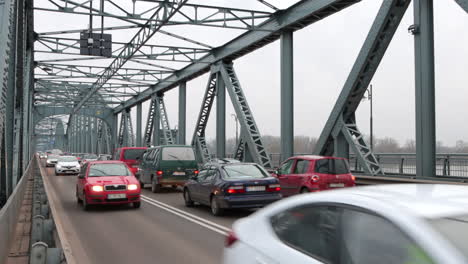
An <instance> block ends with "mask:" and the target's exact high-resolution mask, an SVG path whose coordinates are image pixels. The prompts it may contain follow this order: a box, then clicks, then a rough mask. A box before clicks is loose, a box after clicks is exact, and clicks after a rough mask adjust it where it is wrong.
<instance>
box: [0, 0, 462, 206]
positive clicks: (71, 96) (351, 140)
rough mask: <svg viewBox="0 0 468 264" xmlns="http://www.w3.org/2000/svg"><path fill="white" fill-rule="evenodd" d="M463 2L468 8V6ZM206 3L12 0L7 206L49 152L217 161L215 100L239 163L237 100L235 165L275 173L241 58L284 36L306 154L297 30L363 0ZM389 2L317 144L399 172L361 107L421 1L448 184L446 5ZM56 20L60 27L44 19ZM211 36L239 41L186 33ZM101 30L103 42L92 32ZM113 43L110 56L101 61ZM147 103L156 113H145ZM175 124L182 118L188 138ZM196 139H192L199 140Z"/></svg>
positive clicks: (427, 120) (1, 152)
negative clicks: (380, 154) (371, 139)
mask: <svg viewBox="0 0 468 264" xmlns="http://www.w3.org/2000/svg"><path fill="white" fill-rule="evenodd" d="M251 1H254V0H251ZM367 1H370V0H367ZM454 1H455V2H456V3H457V4H458V5H459V6H460V8H462V9H463V10H465V11H466V12H468V1H466V0H454ZM199 2H202V1H194V0H192V1H188V0H133V1H116V0H36V1H33V0H0V204H1V203H2V201H3V202H4V201H5V200H6V199H7V198H8V197H10V195H11V194H12V193H13V192H14V190H15V187H16V186H17V184H18V182H19V181H20V179H21V176H22V175H23V174H24V173H25V172H26V169H27V168H28V166H29V165H30V164H31V160H32V158H33V154H34V153H35V152H36V151H37V150H45V149H51V148H59V149H63V150H65V151H69V152H79V153H91V152H93V153H112V152H113V150H114V149H115V148H117V147H121V146H150V145H160V144H191V145H193V146H194V148H195V149H196V152H197V154H198V155H199V156H200V157H201V158H202V159H203V160H204V161H207V160H209V159H210V158H211V157H212V156H213V153H210V150H209V149H208V147H207V138H206V134H205V131H206V127H207V123H208V120H209V117H210V114H211V113H212V108H213V105H214V104H215V103H216V107H215V109H216V110H214V111H216V121H215V122H216V153H215V154H214V155H215V156H217V157H226V156H227V154H228V153H226V120H225V116H226V104H228V102H227V100H226V99H227V98H228V99H229V100H230V104H232V106H233V109H234V111H235V114H236V116H237V118H238V120H239V123H240V138H239V140H238V145H237V146H236V150H235V153H234V154H233V155H234V157H235V158H236V159H240V160H246V161H253V162H256V163H258V164H261V165H263V166H264V167H267V168H272V167H273V165H272V161H271V155H270V153H268V151H267V149H266V148H265V144H264V142H263V140H262V135H261V132H260V131H261V128H260V127H259V126H258V125H257V122H256V120H255V117H254V115H253V113H252V110H251V106H250V105H249V104H248V98H247V97H246V95H245V93H244V90H245V89H248V87H244V86H242V80H241V79H239V78H238V76H237V74H236V64H235V61H236V59H238V58H240V57H242V56H244V55H246V54H249V53H250V52H252V51H254V50H257V49H261V48H262V47H264V46H266V45H268V44H270V43H272V42H274V41H277V40H278V41H280V58H281V76H280V78H281V103H280V106H279V107H280V108H281V122H280V124H279V125H280V127H281V153H280V155H281V157H282V158H287V157H290V156H292V155H293V153H294V149H293V146H294V144H293V139H294V130H293V127H294V121H293V120H294V113H293V106H294V101H293V91H294V83H293V65H294V62H293V37H294V32H295V31H298V30H301V29H302V28H304V27H308V26H313V24H315V23H317V22H320V21H322V20H326V18H327V17H329V16H333V15H335V14H337V13H340V12H342V11H343V10H345V9H347V8H349V7H351V6H353V5H354V4H357V3H359V2H361V1H360V0H301V1H297V2H296V3H295V4H293V5H291V6H289V7H285V8H278V7H276V6H275V5H273V4H271V3H269V2H268V1H263V0H261V1H260V0H258V2H257V3H258V6H259V8H258V9H249V8H243V7H242V6H241V5H240V2H241V1H236V4H237V7H235V6H234V7H232V6H231V7H229V6H216V5H207V4H200V3H199ZM214 2H216V1H214ZM218 2H223V3H224V2H225V1H218ZM242 2H244V1H242ZM254 2H255V1H254ZM379 2H381V5H380V8H379V10H378V13H377V15H376V16H375V18H374V20H373V23H372V25H371V27H370V30H369V32H368V33H367V36H366V38H365V40H364V43H363V44H362V47H361V49H360V52H359V54H358V56H357V58H356V60H355V62H354V64H353V66H352V68H351V70H350V72H349V75H348V77H347V79H346V81H345V82H344V83H343V86H342V89H341V93H340V95H339V97H338V99H337V100H336V102H335V105H334V107H333V110H332V111H331V113H330V115H329V118H328V120H327V122H326V124H325V126H324V128H323V130H322V132H321V134H320V137H319V140H318V143H317V145H316V148H315V149H313V150H312V149H311V150H310V152H311V153H314V154H319V155H335V156H340V157H349V156H350V153H353V159H354V160H355V167H359V168H360V170H361V171H362V172H363V173H364V174H366V175H368V176H376V177H379V178H382V177H385V176H386V175H385V173H384V171H383V169H382V166H381V165H380V163H379V160H378V159H377V158H376V155H374V153H372V150H371V147H370V146H369V144H368V143H367V142H366V141H365V140H364V137H363V134H362V132H361V131H360V129H359V127H358V124H357V123H356V118H355V112H356V109H357V108H358V106H359V104H360V103H361V99H362V98H363V96H364V94H365V92H366V89H367V87H368V86H369V84H370V82H371V80H372V78H373V77H374V74H375V73H376V71H377V69H378V67H379V64H380V62H381V60H382V58H383V57H384V55H385V53H386V50H387V48H388V47H389V45H390V43H391V41H392V39H393V37H394V34H395V32H396V30H397V28H398V27H399V26H400V22H401V20H402V18H403V15H404V14H405V13H406V12H407V9H408V7H409V6H410V4H412V5H413V8H414V24H413V25H412V26H411V27H410V28H409V29H408V30H409V31H410V33H411V34H412V35H413V36H414V49H415V64H414V67H415V73H416V74H415V86H414V89H415V93H416V137H415V138H416V149H417V151H416V153H415V154H416V155H415V168H416V171H415V175H416V177H418V176H420V175H421V176H422V175H423V176H424V177H426V178H427V177H429V178H433V179H435V180H444V177H445V176H438V177H436V151H435V149H436V138H435V134H436V129H435V113H436V111H435V95H434V89H435V87H434V86H435V85H434V21H433V11H434V10H433V9H434V8H433V0H413V1H410V0H381V1H379ZM46 18H48V19H49V20H48V21H50V23H48V24H47V25H45V24H44V23H43V22H42V21H43V20H44V19H46ZM53 18H56V19H53ZM68 18H70V19H68ZM71 18H73V19H71ZM75 18H76V19H75ZM41 22H42V23H41ZM324 23H326V22H324ZM72 24H73V25H74V26H70V25H72ZM200 27H204V28H206V30H211V31H209V32H210V34H217V32H221V31H222V32H225V31H226V32H230V33H229V34H233V33H232V32H234V33H236V34H234V35H233V37H232V38H231V39H229V40H228V41H227V42H225V43H221V44H216V45H214V44H212V43H207V42H206V41H205V40H204V39H201V38H199V37H196V36H193V34H192V35H190V34H188V33H187V32H190V30H191V29H194V28H200ZM181 28H182V30H180V29H181ZM177 29H178V30H177ZM181 32H182V33H181ZM184 32H185V33H184ZM90 33H94V34H96V35H97V36H98V40H93V39H92V38H91V37H89V36H91V34H90ZM103 34H112V39H111V40H110V41H108V40H106V39H104V35H103ZM83 36H85V37H83ZM86 36H88V37H86ZM156 40H158V41H156ZM96 45H97V46H96ZM106 45H109V46H106ZM109 47H111V52H110V54H107V55H106V56H100V55H99V54H98V55H96V54H95V53H96V52H97V53H99V52H103V51H104V50H105V49H109ZM83 52H85V53H86V52H90V53H89V54H91V53H92V54H93V55H89V54H88V55H83ZM93 52H94V53H93ZM203 74H208V75H209V78H208V82H207V85H206V89H205V90H204V91H200V93H204V96H203V100H202V101H201V102H200V110H199V114H198V119H197V121H196V125H195V129H194V131H187V130H186V112H187V109H186V102H187V92H186V91H187V89H190V87H187V82H188V81H190V80H193V79H195V78H197V77H199V76H200V75H203ZM173 89H178V94H179V95H178V96H179V98H178V112H177V113H168V111H167V108H166V105H165V100H164V94H165V93H166V92H168V91H170V90H173ZM229 100H228V101H229ZM145 102H149V105H150V107H149V110H148V111H147V115H146V117H145V116H144V114H143V107H142V104H143V103H145ZM132 112H136V120H133V119H132V114H131V113H132ZM169 115H178V122H177V126H178V127H177V133H176V134H177V136H175V133H173V132H174V126H171V124H170V123H169V118H168V116H169ZM143 118H146V126H145V127H143V125H142V120H143ZM172 125H173V124H172ZM187 133H188V134H187ZM187 135H193V136H192V137H191V138H192V139H191V141H189V142H186V137H187Z"/></svg>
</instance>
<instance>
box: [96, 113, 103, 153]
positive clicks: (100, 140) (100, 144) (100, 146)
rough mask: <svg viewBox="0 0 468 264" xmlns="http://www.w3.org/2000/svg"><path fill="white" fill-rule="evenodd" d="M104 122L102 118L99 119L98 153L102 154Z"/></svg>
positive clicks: (97, 126)
mask: <svg viewBox="0 0 468 264" xmlns="http://www.w3.org/2000/svg"><path fill="white" fill-rule="evenodd" d="M103 123H104V122H102V119H99V118H98V119H97V124H96V128H97V138H96V154H98V155H99V154H102V153H104V136H103V134H104V132H103V130H104V125H103Z"/></svg>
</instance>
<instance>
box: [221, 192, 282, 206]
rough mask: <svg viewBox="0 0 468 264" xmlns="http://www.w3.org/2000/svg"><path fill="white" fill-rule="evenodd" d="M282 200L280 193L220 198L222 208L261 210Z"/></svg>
mask: <svg viewBox="0 0 468 264" xmlns="http://www.w3.org/2000/svg"><path fill="white" fill-rule="evenodd" d="M281 198H282V196H281V194H280V193H272V194H260V195H236V196H222V197H218V202H219V206H220V207H221V208H259V207H263V206H265V205H268V204H270V203H273V202H276V201H278V200H280V199H281Z"/></svg>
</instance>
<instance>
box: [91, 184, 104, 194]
mask: <svg viewBox="0 0 468 264" xmlns="http://www.w3.org/2000/svg"><path fill="white" fill-rule="evenodd" d="M91 189H92V190H93V191H94V192H102V191H104V188H103V187H102V186H100V185H94V186H93V187H92V188H91Z"/></svg>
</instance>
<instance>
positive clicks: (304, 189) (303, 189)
mask: <svg viewBox="0 0 468 264" xmlns="http://www.w3.org/2000/svg"><path fill="white" fill-rule="evenodd" d="M308 192H310V191H309V189H307V188H306V187H302V189H301V191H300V193H308Z"/></svg>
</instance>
